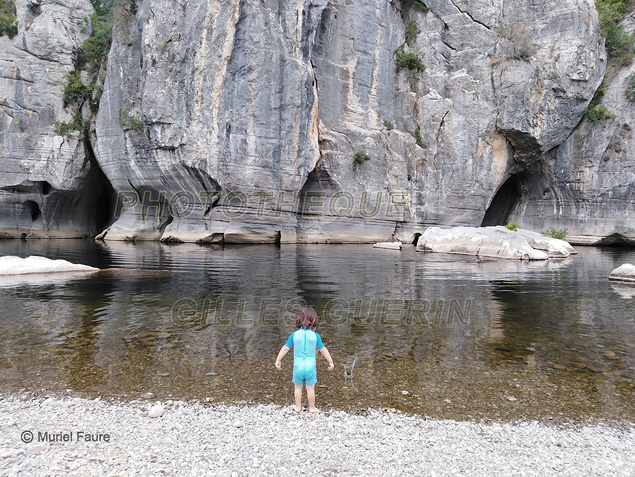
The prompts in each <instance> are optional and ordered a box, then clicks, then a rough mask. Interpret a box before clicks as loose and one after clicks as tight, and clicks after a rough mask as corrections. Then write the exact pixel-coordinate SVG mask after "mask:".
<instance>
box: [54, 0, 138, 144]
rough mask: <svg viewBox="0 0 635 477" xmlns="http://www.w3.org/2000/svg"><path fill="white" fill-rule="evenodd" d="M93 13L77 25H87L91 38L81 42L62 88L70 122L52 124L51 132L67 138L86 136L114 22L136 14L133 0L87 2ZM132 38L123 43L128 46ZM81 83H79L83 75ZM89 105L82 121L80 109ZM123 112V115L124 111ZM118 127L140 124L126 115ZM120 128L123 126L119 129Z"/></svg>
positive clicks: (131, 126) (99, 97)
mask: <svg viewBox="0 0 635 477" xmlns="http://www.w3.org/2000/svg"><path fill="white" fill-rule="evenodd" d="M90 3H91V4H92V6H93V9H94V12H93V14H92V15H90V17H86V18H84V20H83V21H82V22H78V25H84V28H82V32H85V31H86V29H87V28H88V25H90V31H91V34H90V36H89V37H88V38H87V39H86V40H85V41H84V42H83V43H82V45H81V47H80V48H79V51H78V54H77V62H76V66H75V71H73V72H72V73H70V74H69V75H68V76H67V79H66V84H65V85H64V107H67V108H68V107H72V108H73V111H74V112H73V120H72V121H71V122H70V123H67V122H63V121H62V122H60V121H57V122H55V124H54V126H53V129H54V131H55V133H56V134H61V135H67V134H69V132H70V131H73V130H78V131H81V132H84V133H86V132H87V129H88V127H89V125H90V120H91V118H92V115H94V114H96V113H97V110H98V109H99V101H100V99H101V95H102V93H103V82H104V77H103V75H102V76H101V77H100V76H99V75H100V71H102V70H103V69H104V68H105V67H106V60H107V57H108V53H109V52H110V46H111V44H112V28H113V25H114V24H115V21H117V20H118V19H121V18H126V15H127V18H130V13H132V14H134V13H135V12H136V11H137V4H136V1H135V0H90ZM135 42H136V40H135V39H128V40H124V43H126V44H128V45H131V44H134V43H135ZM83 75H85V76H84V80H83V81H82V76H83ZM86 103H88V107H89V108H88V111H90V113H88V114H89V117H87V118H83V116H82V110H83V111H85V112H86V111H87V110H86V109H83V108H84V106H85V105H86ZM124 113H125V112H124ZM118 120H119V121H120V124H123V125H125V126H126V128H127V129H138V128H140V127H141V126H142V125H143V123H142V122H141V121H140V120H139V119H137V118H135V117H134V116H132V115H130V114H129V113H128V114H121V112H120V117H119V119H118ZM122 127H123V126H122Z"/></svg>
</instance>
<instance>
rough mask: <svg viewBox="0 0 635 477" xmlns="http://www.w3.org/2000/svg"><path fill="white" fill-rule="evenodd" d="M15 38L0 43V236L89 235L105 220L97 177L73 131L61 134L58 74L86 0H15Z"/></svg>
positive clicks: (78, 40) (74, 46)
mask: <svg viewBox="0 0 635 477" xmlns="http://www.w3.org/2000/svg"><path fill="white" fill-rule="evenodd" d="M16 7H17V18H18V35H17V36H16V37H15V38H13V39H9V38H8V37H6V36H4V37H1V38H0V238H4V237H83V236H94V234H95V233H97V231H98V230H99V228H100V226H101V227H103V225H104V224H105V223H106V222H107V220H108V219H107V218H104V217H103V215H104V213H103V211H102V210H101V208H102V207H103V203H102V205H100V201H102V202H103V201H104V200H107V199H105V197H104V196H103V195H102V193H103V192H104V187H105V184H104V183H105V182H107V181H106V180H105V177H104V176H103V174H102V173H101V171H100V170H99V167H98V166H97V163H96V162H95V161H93V160H91V159H92V157H91V154H90V144H89V143H86V142H85V141H83V140H82V138H81V137H80V134H79V133H78V132H72V133H70V134H69V135H68V136H61V135H58V134H56V133H55V132H54V126H53V125H54V123H55V122H56V121H67V122H70V121H71V113H70V112H69V111H68V110H66V109H64V100H63V96H64V85H65V84H66V75H67V74H68V73H70V72H72V71H73V70H74V69H75V60H76V53H77V50H78V48H79V47H80V45H81V44H82V42H83V41H84V39H85V38H86V37H87V36H88V33H87V32H86V31H84V32H82V28H83V25H84V21H83V20H84V18H85V17H86V16H88V15H90V14H91V13H92V11H93V10H92V6H91V4H90V2H89V1H88V0H65V1H63V2H62V1H47V0H22V1H17V2H16Z"/></svg>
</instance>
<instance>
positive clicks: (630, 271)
mask: <svg viewBox="0 0 635 477" xmlns="http://www.w3.org/2000/svg"><path fill="white" fill-rule="evenodd" d="M609 280H614V281H617V282H631V283H635V265H631V264H630V263H625V264H624V265H622V266H621V267H618V268H616V269H615V270H613V271H612V272H611V275H610V276H609Z"/></svg>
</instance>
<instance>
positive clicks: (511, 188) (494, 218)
mask: <svg viewBox="0 0 635 477" xmlns="http://www.w3.org/2000/svg"><path fill="white" fill-rule="evenodd" d="M521 197H522V188H521V181H520V178H519V175H518V174H517V175H513V176H511V177H510V178H509V179H507V180H506V181H505V183H504V184H503V185H502V186H501V187H500V189H498V192H496V195H495V196H494V199H492V203H491V204H490V206H489V208H488V209H487V211H486V212H485V217H484V218H483V222H482V223H481V227H489V226H493V225H507V223H508V221H509V216H510V215H511V213H512V212H513V210H514V207H515V206H516V204H518V202H519V201H520V200H521Z"/></svg>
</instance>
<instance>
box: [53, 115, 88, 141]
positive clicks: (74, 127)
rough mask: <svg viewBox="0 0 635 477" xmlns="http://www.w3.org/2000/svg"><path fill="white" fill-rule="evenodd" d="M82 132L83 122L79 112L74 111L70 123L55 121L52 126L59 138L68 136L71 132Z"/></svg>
mask: <svg viewBox="0 0 635 477" xmlns="http://www.w3.org/2000/svg"><path fill="white" fill-rule="evenodd" d="M83 130H84V120H83V118H82V113H81V111H76V112H75V114H74V115H73V120H72V121H71V122H70V123H67V122H66V121H55V123H54V124H53V131H55V134H57V135H59V136H68V135H69V134H70V132H71V131H80V132H82V131H83Z"/></svg>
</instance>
